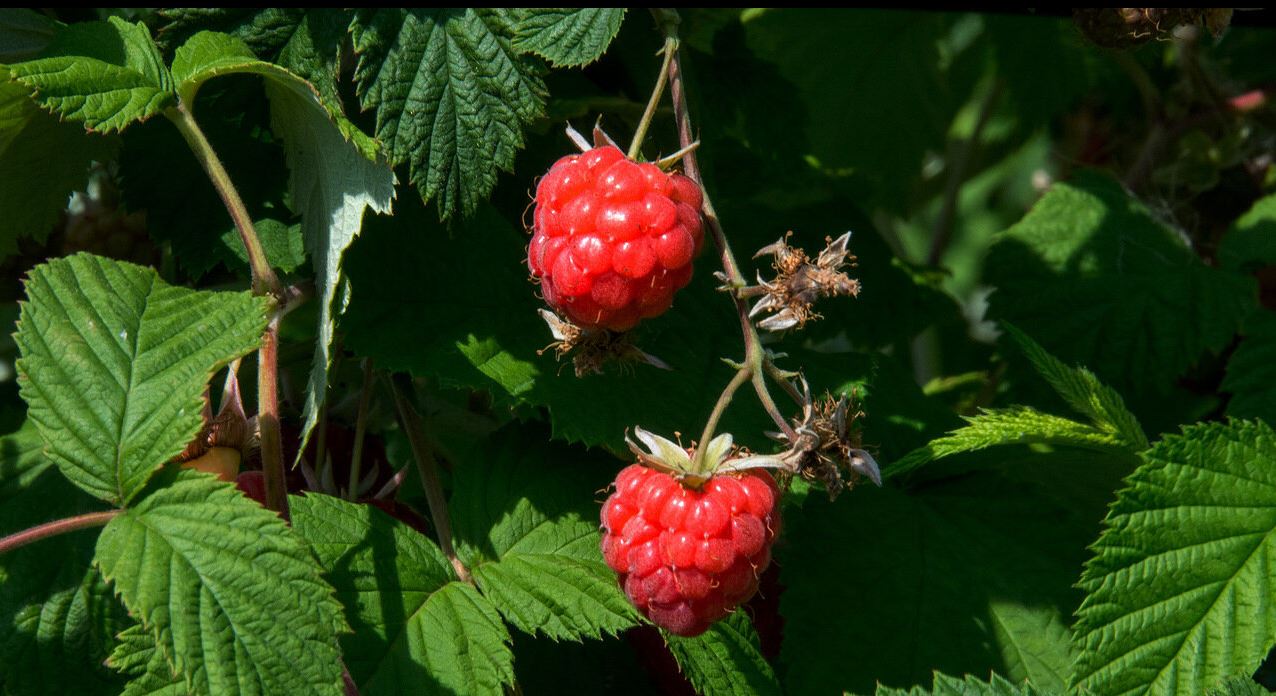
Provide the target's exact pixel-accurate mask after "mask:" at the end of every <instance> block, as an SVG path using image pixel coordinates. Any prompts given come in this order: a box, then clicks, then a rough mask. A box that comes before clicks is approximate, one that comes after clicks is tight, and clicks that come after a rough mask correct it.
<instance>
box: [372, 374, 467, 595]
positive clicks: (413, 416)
mask: <svg viewBox="0 0 1276 696" xmlns="http://www.w3.org/2000/svg"><path fill="white" fill-rule="evenodd" d="M389 382H390V392H391V393H392V394H394V407H395V409H396V410H397V411H398V412H399V424H400V425H401V426H402V427H403V431H404V432H405V433H407V435H408V443H409V445H411V447H412V458H413V460H415V461H416V466H417V473H418V474H420V476H421V487H422V488H424V489H425V502H426V504H427V505H429V507H430V519H431V520H433V521H434V531H435V533H436V534H437V535H438V542H439V549H441V550H442V551H443V555H444V556H447V559H448V561H449V562H450V563H451V564H452V569H453V570H455V571H456V576H457V577H458V578H460V579H461V581H462V582H468V583H470V584H473V582H474V581H473V580H472V579H471V578H470V570H469V568H466V567H465V564H464V563H462V562H461V559H460V558H458V557H457V555H456V549H455V548H453V547H452V522H451V520H450V519H449V517H448V512H447V498H446V497H444V495H443V484H442V483H440V482H439V465H438V462H437V461H435V459H434V453H433V452H431V451H430V446H429V444H428V443H426V441H425V430H424V426H423V424H422V423H421V416H420V414H418V413H417V412H416V409H414V408H412V404H410V403H408V400H407V397H405V396H404V395H403V392H402V390H400V389H399V385H398V384H395V382H394V380H393V379H390V380H389Z"/></svg>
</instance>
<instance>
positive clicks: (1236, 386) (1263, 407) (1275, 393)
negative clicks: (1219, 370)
mask: <svg viewBox="0 0 1276 696" xmlns="http://www.w3.org/2000/svg"><path fill="white" fill-rule="evenodd" d="M1241 333H1242V334H1243V336H1244V338H1242V339H1241V343H1240V346H1238V347H1237V348H1236V352H1234V353H1232V358H1231V360H1230V361H1228V363H1227V376H1226V377H1224V378H1223V384H1222V385H1221V387H1220V389H1221V390H1222V391H1225V392H1229V393H1230V394H1231V395H1232V398H1231V400H1230V401H1228V402H1227V415H1229V416H1232V417H1233V418H1261V419H1263V420H1265V421H1267V424H1268V425H1273V426H1276V312H1269V311H1266V310H1260V311H1257V312H1254V313H1253V314H1251V315H1250V316H1249V318H1248V319H1246V320H1245V328H1244V330H1243V331H1242V332H1241Z"/></svg>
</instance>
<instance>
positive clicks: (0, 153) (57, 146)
mask: <svg viewBox="0 0 1276 696" xmlns="http://www.w3.org/2000/svg"><path fill="white" fill-rule="evenodd" d="M9 77H10V75H9V72H8V70H7V69H6V68H3V67H0V257H3V256H8V255H9V254H11V253H13V252H14V251H16V250H17V241H18V240H19V239H24V238H28V237H29V238H33V239H35V240H36V241H40V242H42V241H44V239H45V238H46V237H47V236H48V234H49V231H50V230H52V229H53V226H54V224H55V223H56V222H57V220H58V215H59V214H60V213H61V212H62V211H63V210H65V209H66V206H67V199H68V198H69V197H70V195H71V192H73V191H75V190H77V189H79V188H81V187H83V186H84V184H85V182H86V181H87V180H88V174H89V165H90V164H92V163H93V162H94V161H98V162H105V161H109V160H111V159H112V158H114V156H115V152H116V149H117V148H118V147H119V140H118V139H117V138H115V137H113V136H104V135H98V134H93V133H86V132H85V131H84V128H83V127H82V126H80V125H77V124H75V123H63V122H61V121H59V120H58V118H57V117H56V116H54V115H52V114H49V113H47V112H45V111H44V110H42V109H41V108H40V107H38V106H36V104H35V102H33V101H32V100H31V98H30V96H29V90H28V89H26V88H25V87H23V86H22V85H20V84H18V83H16V82H9ZM35 171H38V172H40V176H38V177H36V176H31V173H32V172H35Z"/></svg>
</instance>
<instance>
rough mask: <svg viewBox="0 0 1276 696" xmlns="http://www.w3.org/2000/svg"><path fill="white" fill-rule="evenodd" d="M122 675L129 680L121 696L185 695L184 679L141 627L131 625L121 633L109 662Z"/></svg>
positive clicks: (187, 691)
mask: <svg viewBox="0 0 1276 696" xmlns="http://www.w3.org/2000/svg"><path fill="white" fill-rule="evenodd" d="M108 662H109V664H110V665H111V666H112V667H114V668H115V669H116V670H118V671H119V672H120V673H121V674H124V675H126V676H127V677H129V683H128V685H127V686H125V687H124V691H123V693H121V694H120V696H186V695H187V694H189V693H190V691H189V690H187V688H186V683H185V682H186V680H185V679H183V678H182V675H181V673H178V672H175V671H174V670H173V667H172V665H170V664H169V661H168V659H167V658H165V657H164V652H163V651H162V650H160V649H159V647H158V646H157V645H156V644H155V637H154V636H152V635H151V634H149V633H147V632H146V630H145V629H144V628H142V627H141V626H130V627H129V628H128V630H126V631H124V632H123V633H121V634H120V642H119V644H118V645H116V646H115V650H114V651H113V652H112V653H111V657H110V659H109V660H108Z"/></svg>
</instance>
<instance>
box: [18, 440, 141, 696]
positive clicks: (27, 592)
mask: <svg viewBox="0 0 1276 696" xmlns="http://www.w3.org/2000/svg"><path fill="white" fill-rule="evenodd" d="M43 445H44V443H43V441H42V440H41V439H40V434H39V433H38V432H36V430H35V428H34V427H33V426H32V425H31V424H30V423H28V424H27V425H26V426H24V427H23V428H22V429H21V430H19V431H18V432H16V433H13V434H10V435H5V436H3V437H0V536H5V535H8V534H12V533H14V532H18V531H21V530H22V529H25V528H28V527H33V526H35V525H37V524H42V523H45V522H51V521H53V520H55V519H58V518H60V517H69V516H72V515H77V514H81V513H85V512H92V511H96V510H100V509H102V507H103V506H102V505H101V503H99V502H98V501H97V500H96V499H94V498H92V497H91V496H89V495H88V494H86V493H84V492H82V491H80V490H79V489H77V488H76V487H74V486H72V485H71V484H70V483H69V482H68V481H67V480H66V479H65V478H64V477H63V476H62V474H60V473H58V470H57V467H55V466H54V465H53V462H52V461H50V460H49V459H48V458H47V457H45V456H43V455H42V454H41V449H42V448H43ZM95 535H96V530H85V531H79V532H74V533H71V534H65V535H60V536H55V537H52V538H48V539H43V540H41V541H40V542H38V543H36V544H32V545H30V546H25V547H22V548H19V549H15V550H13V551H10V552H8V553H6V554H3V555H0V691H3V693H6V694H12V695H13V696H43V695H44V694H51V693H69V692H71V691H74V692H75V693H83V694H86V696H87V695H90V694H92V695H94V696H96V695H97V694H102V695H103V696H110V695H113V694H116V693H118V692H119V689H120V685H121V681H120V680H119V679H117V678H115V676H114V675H112V674H111V672H110V670H107V669H105V668H104V667H103V666H102V664H101V662H102V660H103V659H104V658H105V657H106V655H107V653H108V652H109V650H110V645H111V643H112V642H113V641H114V634H115V632H116V631H117V630H119V628H120V627H121V626H122V624H123V623H124V622H125V621H126V617H125V616H124V611H123V608H122V607H119V605H118V603H117V602H116V601H115V599H114V597H112V596H111V594H110V591H109V590H108V589H106V586H105V584H104V583H103V582H102V580H101V576H100V575H99V574H98V573H97V572H96V571H94V570H92V569H91V568H90V566H89V563H90V560H91V558H92V555H93V542H94V538H95Z"/></svg>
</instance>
